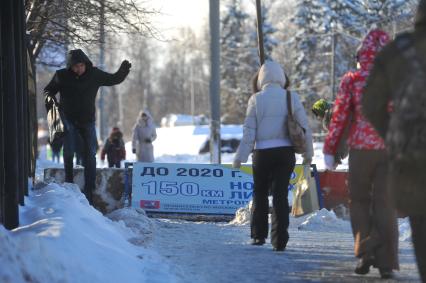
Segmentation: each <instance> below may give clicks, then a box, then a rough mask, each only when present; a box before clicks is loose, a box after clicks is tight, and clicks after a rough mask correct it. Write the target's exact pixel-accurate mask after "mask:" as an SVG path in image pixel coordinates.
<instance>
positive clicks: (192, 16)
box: [149, 0, 209, 38]
mask: <svg viewBox="0 0 426 283" xmlns="http://www.w3.org/2000/svg"><path fill="white" fill-rule="evenodd" d="M149 4H150V5H151V6H152V7H154V8H155V9H157V10H160V12H161V15H159V16H157V17H155V19H154V25H155V26H157V27H158V29H159V30H160V31H162V33H163V35H164V36H165V37H166V38H170V37H173V36H175V35H176V33H177V31H178V29H179V28H181V27H191V28H193V29H194V31H196V32H199V31H200V29H201V27H202V26H203V25H204V24H205V23H206V21H207V19H208V14H209V0H151V1H150V2H149Z"/></svg>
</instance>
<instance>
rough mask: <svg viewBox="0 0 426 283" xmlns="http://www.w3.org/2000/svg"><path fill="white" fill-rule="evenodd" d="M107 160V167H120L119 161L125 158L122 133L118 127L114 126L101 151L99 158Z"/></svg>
mask: <svg viewBox="0 0 426 283" xmlns="http://www.w3.org/2000/svg"><path fill="white" fill-rule="evenodd" d="M105 155H106V156H107V160H108V167H110V168H111V167H116V168H121V161H122V160H124V159H126V148H125V147H124V141H123V133H122V132H121V131H120V129H119V128H117V127H114V128H112V131H111V133H110V135H109V137H108V138H107V139H106V141H105V144H104V146H103V148H102V151H101V160H102V161H104V160H105Z"/></svg>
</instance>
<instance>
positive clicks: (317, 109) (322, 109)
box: [311, 98, 333, 132]
mask: <svg viewBox="0 0 426 283" xmlns="http://www.w3.org/2000/svg"><path fill="white" fill-rule="evenodd" d="M311 110H312V113H313V114H314V115H315V117H317V118H318V119H319V120H320V121H321V123H322V127H323V129H324V130H325V131H326V132H328V126H329V125H330V121H331V114H332V113H333V103H332V102H329V101H327V100H325V99H323V98H321V99H318V100H317V101H315V103H314V104H313V105H312V109H311Z"/></svg>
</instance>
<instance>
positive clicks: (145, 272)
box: [0, 184, 176, 283]
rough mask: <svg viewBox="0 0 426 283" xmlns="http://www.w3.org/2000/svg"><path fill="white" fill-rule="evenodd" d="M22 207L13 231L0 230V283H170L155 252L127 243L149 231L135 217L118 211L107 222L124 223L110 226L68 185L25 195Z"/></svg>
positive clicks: (146, 224) (137, 213)
mask: <svg viewBox="0 0 426 283" xmlns="http://www.w3.org/2000/svg"><path fill="white" fill-rule="evenodd" d="M25 204H26V205H25V206H23V207H21V208H20V221H21V223H20V227H19V228H17V229H15V230H13V231H7V230H5V229H4V227H3V226H0V250H1V253H0V266H1V268H0V282H18V283H19V282H64V283H66V282H104V283H108V282H111V283H113V282H147V281H150V282H174V281H176V278H175V277H174V276H173V274H171V272H170V267H169V266H168V265H166V264H165V263H164V259H163V258H161V257H160V256H159V255H158V254H157V253H156V252H154V251H153V250H152V249H145V248H144V247H142V246H141V245H138V246H136V245H132V244H131V243H130V242H129V240H130V241H131V242H138V241H135V240H134V239H135V238H137V237H139V238H140V240H139V243H140V242H143V241H144V240H145V239H146V235H145V234H143V233H144V232H146V233H147V235H149V229H150V228H151V227H152V226H151V224H150V223H149V221H147V220H146V217H145V216H144V215H143V213H140V211H136V210H134V211H131V210H130V209H129V210H121V211H118V212H116V213H115V214H112V215H111V216H110V217H111V218H112V219H119V218H120V217H124V215H127V216H129V218H130V220H129V223H126V225H124V223H123V222H121V221H119V222H113V221H112V220H110V219H108V218H106V217H104V216H103V215H102V214H101V213H100V212H98V211H97V210H95V209H94V208H93V207H91V206H90V205H89V204H88V202H87V199H86V198H85V197H84V195H83V194H82V193H81V192H80V190H79V189H78V187H77V186H76V185H73V184H66V185H65V186H61V185H58V184H49V185H48V186H46V187H44V188H43V189H40V190H36V191H31V192H30V196H29V197H27V198H26V199H25ZM120 215H121V216H120ZM127 216H126V217H127ZM137 218H140V221H139V222H138V220H137ZM126 226H128V227H129V228H128V227H126ZM151 277H153V278H154V279H155V280H154V281H152V280H151V279H152V278H151Z"/></svg>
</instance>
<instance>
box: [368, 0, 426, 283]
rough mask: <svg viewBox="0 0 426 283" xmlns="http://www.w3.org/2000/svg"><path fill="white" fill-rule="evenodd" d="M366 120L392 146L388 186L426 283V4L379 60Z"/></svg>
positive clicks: (373, 72)
mask: <svg viewBox="0 0 426 283" xmlns="http://www.w3.org/2000/svg"><path fill="white" fill-rule="evenodd" d="M362 106H363V111H364V114H365V116H366V117H367V118H368V119H369V120H370V121H371V123H372V124H373V125H374V127H375V128H376V129H377V131H378V132H379V133H380V135H381V136H382V137H383V138H384V139H385V140H386V144H387V146H388V149H389V150H388V166H389V180H390V187H391V189H392V191H393V193H394V194H395V200H396V206H397V209H398V210H399V212H400V213H401V214H403V215H408V216H409V219H410V224H411V230H412V239H413V244H414V250H415V253H416V258H417V265H418V268H419V271H420V275H421V279H422V281H423V282H426V174H425V173H424V167H425V164H426V1H425V0H421V1H420V4H419V6H418V10H417V16H416V20H415V29H414V32H410V33H404V34H402V35H400V36H398V37H397V38H396V39H395V40H394V41H393V42H391V43H390V44H389V45H388V46H386V47H385V48H384V49H383V50H382V52H380V54H379V55H378V56H377V59H376V62H375V64H374V68H373V70H372V71H371V75H370V77H369V79H368V82H367V86H366V88H365V95H364V97H363V101H362Z"/></svg>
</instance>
